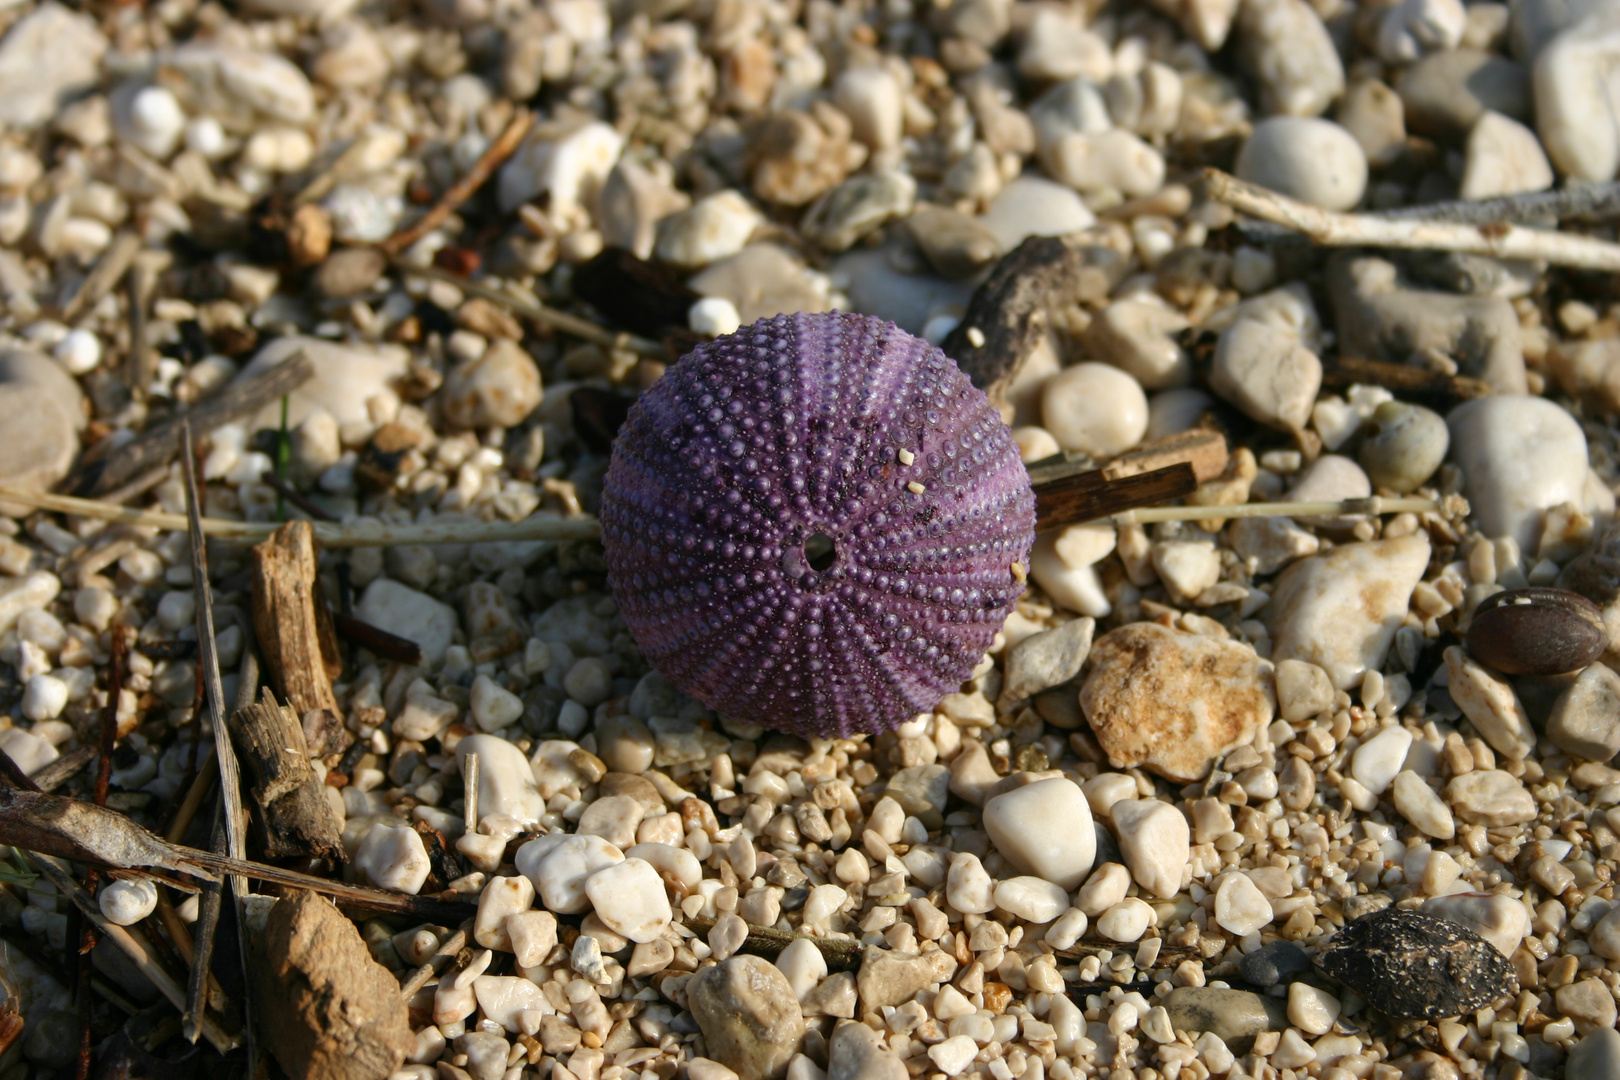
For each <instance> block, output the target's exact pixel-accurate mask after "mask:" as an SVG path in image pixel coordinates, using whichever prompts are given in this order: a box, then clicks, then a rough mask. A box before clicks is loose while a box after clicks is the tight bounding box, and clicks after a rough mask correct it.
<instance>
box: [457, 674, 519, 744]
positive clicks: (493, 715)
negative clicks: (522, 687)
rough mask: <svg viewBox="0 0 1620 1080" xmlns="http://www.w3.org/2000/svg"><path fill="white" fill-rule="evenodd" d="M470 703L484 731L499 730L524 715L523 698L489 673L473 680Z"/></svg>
mask: <svg viewBox="0 0 1620 1080" xmlns="http://www.w3.org/2000/svg"><path fill="white" fill-rule="evenodd" d="M468 705H469V707H470V708H471V709H472V715H473V720H474V722H476V723H477V724H478V726H479V728H480V729H481V730H483V731H499V730H501V729H502V728H504V727H507V726H508V725H510V724H511V723H513V722H514V721H515V720H517V718H518V717H520V716H522V715H523V699H522V698H520V697H518V696H517V695H516V694H514V693H512V691H510V690H508V689H506V687H504V686H502V685H501V684H500V683H498V682H496V681H495V680H494V679H492V678H490V677H489V676H488V675H479V676H478V677H477V678H476V679H474V680H473V684H472V691H471V693H470V694H469V695H468Z"/></svg>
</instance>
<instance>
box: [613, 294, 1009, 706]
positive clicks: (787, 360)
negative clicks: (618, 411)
mask: <svg viewBox="0 0 1620 1080" xmlns="http://www.w3.org/2000/svg"><path fill="white" fill-rule="evenodd" d="M901 451H909V452H910V455H912V460H911V464H909V465H906V464H902V461H901V457H902V455H901ZM910 484H920V485H921V486H922V491H921V492H920V493H919V492H917V491H915V490H913V489H911V488H909V487H908V485H910ZM601 521H602V545H603V549H604V553H605V555H606V558H607V565H608V581H609V583H610V584H611V586H612V588H613V594H614V596H615V598H617V600H618V603H619V608H620V611H621V612H622V614H623V617H624V620H625V623H626V625H627V626H628V627H629V628H630V633H631V634H632V635H633V636H634V637H635V640H636V644H637V645H638V646H640V648H641V651H642V654H643V655H644V656H645V657H646V658H647V660H648V661H649V662H650V663H651V664H653V665H654V666H655V667H657V668H658V670H660V671H662V672H663V673H664V674H665V675H666V676H667V677H668V678H669V679H670V681H671V682H672V683H674V684H675V685H676V686H677V687H679V688H680V689H681V690H683V691H684V692H686V693H688V694H691V695H692V696H693V697H695V698H697V699H698V700H699V701H701V702H703V703H704V704H705V705H707V706H708V707H709V708H712V709H714V710H716V711H717V712H719V713H720V714H721V715H722V716H725V717H728V718H731V719H736V720H741V721H745V722H749V723H755V724H759V725H762V726H764V727H768V728H772V729H775V730H778V731H790V732H795V733H798V734H802V735H823V736H831V735H850V734H854V733H857V732H878V731H884V730H887V729H889V728H892V727H894V726H896V725H897V724H900V723H902V722H904V721H905V720H908V719H910V718H911V717H912V716H914V715H915V714H917V713H918V712H921V711H924V710H927V709H931V708H933V707H934V706H935V705H937V704H939V702H940V700H941V699H942V698H943V697H944V696H945V695H946V694H949V693H951V692H953V691H955V690H956V689H957V688H958V687H959V686H960V684H961V683H962V682H963V681H964V680H965V679H967V678H968V677H969V675H970V674H971V673H972V671H973V668H974V666H975V665H976V664H977V663H978V662H979V659H980V658H981V657H982V656H983V655H984V652H985V649H986V648H988V647H989V645H990V642H991V639H992V638H994V637H995V634H996V631H997V630H999V629H1000V628H1001V624H1002V622H1003V621H1004V620H1005V619H1006V617H1007V615H1008V613H1009V612H1010V611H1011V610H1012V607H1013V604H1014V602H1015V601H1016V600H1017V599H1018V596H1019V594H1020V593H1022V592H1023V585H1022V583H1021V581H1020V577H1021V576H1022V574H1021V571H1022V568H1023V567H1025V566H1028V565H1029V551H1030V546H1031V545H1032V544H1033V542H1034V539H1035V498H1034V495H1033V493H1032V492H1031V491H1030V486H1029V476H1028V474H1027V473H1026V472H1025V471H1024V466H1023V463H1022V462H1021V461H1020V459H1019V455H1018V448H1017V446H1016V445H1015V444H1014V443H1013V440H1012V435H1011V433H1010V432H1009V431H1008V430H1007V426H1006V425H1005V424H1004V423H1002V421H1001V417H1000V415H999V414H998V413H997V412H996V410H995V409H994V408H992V407H991V405H990V402H989V401H988V399H986V398H985V396H984V394H983V393H982V392H981V391H979V390H977V389H975V388H974V387H973V385H972V384H971V383H970V382H969V381H968V379H967V377H966V376H964V375H963V374H962V373H961V372H960V371H958V370H957V368H956V365H955V364H953V363H952V362H951V361H950V359H949V358H947V357H946V356H945V354H944V353H942V352H940V351H939V350H938V349H936V348H934V347H933V346H931V345H929V344H927V343H926V342H924V341H921V340H919V339H917V338H915V337H912V336H911V335H910V334H907V333H905V332H904V331H903V330H900V329H899V328H898V327H896V326H894V325H893V324H892V323H889V322H885V321H883V320H881V319H875V318H871V317H869V316H865V315H851V314H842V313H837V312H828V313H822V314H814V315H809V314H798V315H778V316H776V317H775V318H772V319H765V320H761V321H760V322H757V323H755V324H754V325H753V326H750V327H747V328H745V329H743V330H739V331H738V332H737V333H735V334H729V335H727V336H725V337H722V338H719V339H717V340H715V341H712V342H708V343H705V344H703V345H700V346H698V347H697V348H696V349H695V350H693V352H692V353H691V354H690V355H688V356H686V357H685V358H683V359H682V360H681V361H680V362H679V363H678V364H676V365H674V366H673V367H671V368H670V369H669V370H668V371H667V372H665V374H664V376H663V378H661V379H659V380H658V382H656V383H655V384H653V386H652V387H651V388H650V389H649V390H647V391H646V392H645V393H643V394H642V395H641V398H640V399H639V400H638V401H637V402H636V404H635V406H634V408H632V409H631V410H630V416H629V419H627V420H626V421H625V424H624V426H623V428H621V429H620V431H619V434H618V437H617V439H616V440H615V442H614V445H613V461H612V464H611V466H610V467H609V469H608V474H607V480H606V483H605V484H604V486H603V491H602V508H601ZM817 534H820V535H822V536H826V537H830V538H831V539H832V541H833V544H834V559H833V562H832V565H831V566H827V567H825V568H824V569H822V570H820V571H818V570H816V569H814V568H813V567H812V565H811V563H810V560H809V558H807V556H806V554H805V551H804V544H805V541H806V540H807V539H809V538H811V537H812V536H814V535H817ZM818 561H819V560H818ZM1015 563H1016V564H1019V566H1018V570H1017V571H1016V572H1015V569H1014V564H1015Z"/></svg>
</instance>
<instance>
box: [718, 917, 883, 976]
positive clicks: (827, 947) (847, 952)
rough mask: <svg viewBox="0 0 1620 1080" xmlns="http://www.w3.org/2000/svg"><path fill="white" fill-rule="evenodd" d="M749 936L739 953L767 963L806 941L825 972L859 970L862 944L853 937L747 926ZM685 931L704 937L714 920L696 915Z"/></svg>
mask: <svg viewBox="0 0 1620 1080" xmlns="http://www.w3.org/2000/svg"><path fill="white" fill-rule="evenodd" d="M747 926H748V936H747V937H746V938H744V939H743V943H742V947H741V948H740V949H738V950H737V951H738V952H745V953H749V954H751V955H754V956H763V957H764V958H765V959H767V960H775V959H776V958H777V957H778V956H780V955H781V954H782V950H783V949H785V948H787V947H788V946H789V945H791V944H793V943H794V942H795V941H808V942H809V943H810V944H812V945H814V946H815V947H816V950H817V951H818V952H820V953H821V958H822V959H823V960H825V961H826V962H827V970H828V971H858V970H860V966H861V952H862V946H861V943H860V942H859V941H858V940H856V939H855V938H830V937H817V936H815V935H812V934H794V933H790V932H789V931H786V930H778V929H777V928H776V927H774V926H756V925H755V924H753V923H748V924H747ZM686 928H687V929H688V930H692V931H694V932H696V933H698V934H707V933H708V932H709V931H710V930H713V929H714V920H713V919H709V918H704V917H702V916H699V917H697V918H690V919H687V920H686Z"/></svg>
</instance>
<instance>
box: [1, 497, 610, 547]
mask: <svg viewBox="0 0 1620 1080" xmlns="http://www.w3.org/2000/svg"><path fill="white" fill-rule="evenodd" d="M0 498H3V499H5V500H6V501H7V502H16V503H21V504H22V505H24V506H32V507H34V508H35V509H38V510H49V511H52V512H54V513H58V514H72V515H74V516H75V517H87V518H96V519H98V520H101V521H116V522H122V523H124V524H127V525H138V526H146V527H149V528H153V529H162V530H164V531H166V532H184V531H186V530H188V529H189V528H190V524H191V523H190V520H189V519H188V518H187V516H186V515H184V514H169V513H165V512H163V511H161V510H133V509H131V508H129V507H127V506H115V505H114V504H112V503H110V502H103V501H101V500H99V499H80V498H75V497H74V496H71V495H48V494H39V493H37V492H31V491H22V490H18V489H16V488H8V487H4V486H0ZM312 524H313V525H314V528H315V539H316V540H318V541H320V542H321V544H323V545H324V546H326V547H389V546H391V545H395V544H500V543H508V542H512V541H525V540H556V541H572V540H595V539H596V538H597V537H598V536H601V535H602V527H601V525H599V524H598V523H597V520H596V519H595V518H593V517H583V516H582V517H572V518H565V517H546V516H535V517H531V518H527V519H525V520H523V521H442V522H428V523H426V524H420V525H332V524H329V523H327V522H324V521H317V522H313V523H312ZM198 525H199V527H200V528H201V529H202V532H203V534H204V535H205V536H218V537H221V538H223V539H226V540H244V541H252V542H254V543H257V542H258V541H260V540H263V539H264V538H265V537H267V536H269V535H270V534H271V533H273V532H275V531H276V529H278V528H280V526H279V525H277V524H276V523H275V522H269V521H226V520H224V519H223V518H200V519H199V520H198Z"/></svg>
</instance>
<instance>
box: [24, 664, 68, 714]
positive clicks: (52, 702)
mask: <svg viewBox="0 0 1620 1080" xmlns="http://www.w3.org/2000/svg"><path fill="white" fill-rule="evenodd" d="M67 702H68V685H67V683H65V682H63V681H62V680H61V679H58V678H57V677H56V676H54V675H35V676H33V677H32V678H30V679H29V680H28V685H27V686H25V687H24V688H23V696H22V713H23V715H24V716H26V717H28V719H30V720H36V721H37V720H54V719H56V718H57V717H58V716H60V715H61V714H62V710H63V709H65V708H67Z"/></svg>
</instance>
